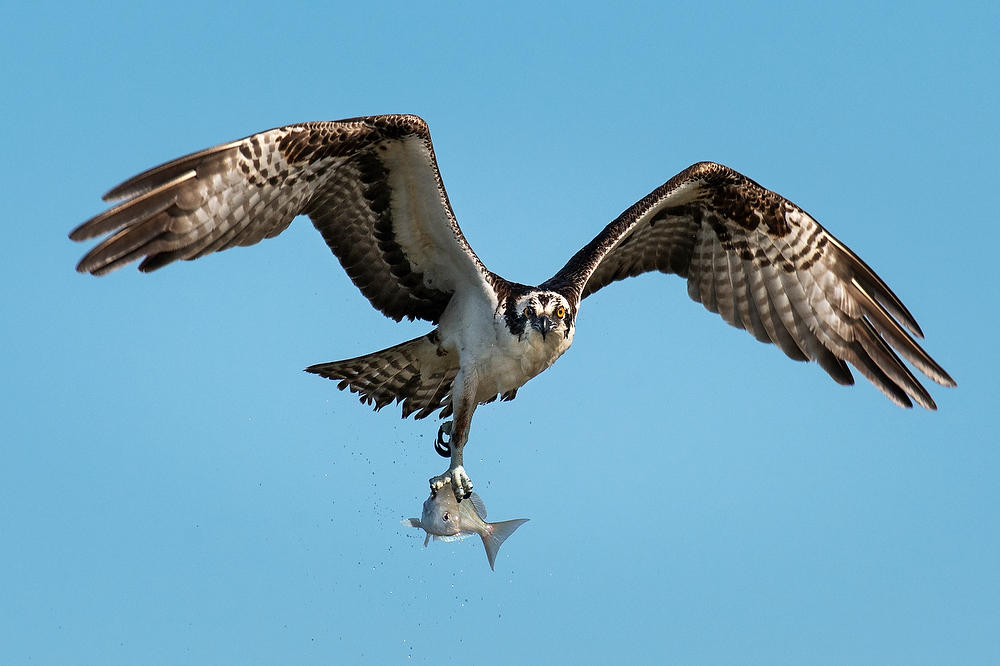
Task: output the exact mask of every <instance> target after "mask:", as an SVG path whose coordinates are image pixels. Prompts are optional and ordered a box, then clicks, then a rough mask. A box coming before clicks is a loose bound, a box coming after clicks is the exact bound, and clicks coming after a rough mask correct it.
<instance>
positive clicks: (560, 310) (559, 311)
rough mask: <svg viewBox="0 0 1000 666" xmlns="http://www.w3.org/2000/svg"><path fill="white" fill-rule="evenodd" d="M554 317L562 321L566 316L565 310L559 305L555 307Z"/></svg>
mask: <svg viewBox="0 0 1000 666" xmlns="http://www.w3.org/2000/svg"><path fill="white" fill-rule="evenodd" d="M556 316H557V317H559V318H560V319H562V318H563V317H565V316H566V308H564V307H563V306H561V305H560V306H559V307H557V308H556Z"/></svg>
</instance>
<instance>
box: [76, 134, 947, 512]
mask: <svg viewBox="0 0 1000 666" xmlns="http://www.w3.org/2000/svg"><path fill="white" fill-rule="evenodd" d="M104 199H105V200H107V201H120V202H121V203H118V204H117V205H115V206H114V207H112V208H111V209H109V210H107V211H105V212H103V213H101V214H100V215H97V216H96V217H94V218H92V219H90V220H88V221H87V222H84V223H83V224H82V225H80V226H79V227H78V228H76V229H75V230H74V231H73V232H72V233H71V234H70V238H72V239H73V240H85V239H88V238H92V237H95V236H106V237H105V238H104V239H103V240H102V241H101V242H100V243H99V244H98V245H97V246H96V247H95V248H94V249H93V250H91V251H90V252H89V253H88V254H87V255H86V256H85V257H84V258H83V259H82V260H81V261H80V263H79V265H78V266H77V270H79V271H81V272H84V273H93V274H95V275H100V274H103V273H107V272H109V271H112V270H114V269H116V268H119V267H121V266H123V265H125V264H127V263H129V262H132V261H135V260H139V259H141V260H142V262H141V263H140V264H139V270H141V271H152V270H155V269H157V268H160V267H162V266H165V265H166V264H169V263H171V262H172V261H175V260H177V259H195V258H197V257H200V256H202V255H205V254H209V253H211V252H215V251H218V250H224V249H226V248H229V247H233V246H236V245H252V244H254V243H257V242H258V241H260V240H262V239H264V238H270V237H272V236H275V235H277V234H279V233H280V232H281V231H283V230H284V229H285V228H286V227H287V226H288V225H289V223H291V221H292V219H293V218H294V217H296V216H297V215H300V214H302V215H308V216H309V217H310V219H312V222H313V224H314V225H315V226H316V228H317V229H318V230H319V232H320V233H321V234H322V236H323V238H324V239H325V240H326V243H327V245H328V246H329V247H330V249H331V250H332V251H333V253H334V254H335V255H336V256H337V258H338V259H339V260H340V263H341V264H342V265H343V267H344V269H345V270H346V271H347V274H348V275H349V276H350V278H351V280H353V282H354V284H355V285H357V287H358V288H359V289H360V290H361V292H362V293H363V294H364V295H365V296H366V297H367V298H368V300H369V301H370V302H371V304H372V305H373V306H374V307H375V308H377V309H378V310H380V311H381V312H382V313H384V314H385V315H386V316H388V317H391V318H393V319H395V320H396V321H399V320H401V319H403V318H404V317H406V318H409V319H411V320H412V319H424V320H427V321H429V322H431V323H433V324H436V328H434V330H432V331H431V332H430V333H428V334H427V335H425V336H422V337H419V338H416V339H414V340H410V341H408V342H404V343H402V344H399V345H396V346H394V347H390V348H389V349H384V350H382V351H379V352H375V353H372V354H367V355H365V356H361V357H358V358H353V359H348V360H345V361H337V362H334V363H323V364H320V365H314V366H312V367H310V368H307V369H308V370H309V371H310V372H314V373H316V374H319V375H322V376H324V377H328V378H330V379H334V380H338V381H339V384H338V387H339V388H341V389H345V388H349V389H350V390H351V391H354V392H356V393H358V394H360V396H361V400H362V401H363V402H366V403H368V404H373V405H374V406H375V407H376V409H378V408H381V407H383V406H385V405H387V404H389V403H392V402H397V403H401V404H402V410H403V416H404V417H406V416H410V415H413V416H414V417H416V418H423V417H426V416H429V415H431V414H433V413H435V412H438V413H439V414H440V415H441V416H442V417H447V416H452V418H453V420H452V421H449V422H447V423H445V424H443V425H442V426H441V430H440V431H439V434H438V447H439V451H441V452H443V453H444V454H446V455H450V458H451V464H450V465H449V468H448V470H447V471H446V472H445V473H444V474H442V475H441V476H438V477H434V478H433V479H431V488H432V490H435V489H437V488H440V487H441V486H442V485H443V484H444V483H446V482H448V481H450V482H451V483H452V488H454V489H455V493H456V495H457V496H458V497H459V498H462V497H464V496H467V495H468V494H469V493H470V492H471V489H472V483H471V481H470V480H469V477H468V475H467V474H466V473H465V470H464V469H463V467H462V451H463V449H464V447H465V444H466V442H467V440H468V436H469V427H470V424H471V421H472V414H473V412H474V411H475V409H476V406H477V405H479V404H482V403H485V402H490V401H492V400H495V399H496V398H498V397H499V398H501V399H503V400H510V399H513V398H514V396H515V394H516V392H517V389H518V388H519V387H521V386H522V385H523V384H524V383H525V382H527V381H528V380H529V379H531V378H532V377H534V376H535V375H536V374H538V373H539V372H542V371H543V370H545V369H546V368H547V367H548V366H550V365H551V364H552V363H553V362H554V361H555V360H556V359H557V358H558V357H559V356H560V355H562V353H563V352H565V351H566V349H568V348H569V346H570V344H571V343H572V341H573V335H574V333H575V330H576V324H575V322H576V317H577V314H578V312H579V307H580V303H581V301H582V299H583V298H585V297H586V296H588V295H589V294H592V293H594V292H595V291H597V290H598V289H600V288H602V287H604V286H606V285H608V284H610V283H612V282H615V281H617V280H621V279H623V278H626V277H630V276H634V275H639V274H640V273H645V272H648V271H660V272H663V273H674V274H677V275H679V276H681V277H683V278H686V279H687V281H688V293H689V294H690V296H691V297H692V298H693V299H694V300H696V301H699V302H701V303H702V304H703V305H704V306H705V307H706V308H708V309H709V310H711V311H712V312H717V313H719V314H720V315H722V318H723V319H725V321H726V322H728V323H729V324H731V325H733V326H736V327H739V328H743V329H746V330H747V331H749V332H750V333H751V334H752V335H753V336H754V337H755V338H757V339H758V340H761V341H763V342H771V343H774V344H776V345H777V346H778V347H779V348H781V350H782V351H784V352H785V354H787V355H788V356H789V357H790V358H793V359H795V360H799V361H806V360H812V361H816V362H817V363H819V365H820V366H821V367H822V368H823V369H824V370H826V372H828V373H829V374H830V376H831V377H833V379H834V380H836V381H837V382H839V383H841V384H852V383H853V382H854V379H853V376H852V374H851V371H850V369H849V368H848V364H850V365H853V366H854V367H855V368H856V369H857V370H858V371H860V372H861V374H862V375H864V376H865V377H866V378H867V379H868V380H870V381H871V382H872V383H873V384H874V385H875V386H877V387H878V388H879V389H880V390H882V392H883V393H885V395H886V396H888V397H889V399H890V400H892V401H893V402H895V403H897V404H899V405H901V406H904V407H910V406H912V404H913V402H916V403H917V404H919V405H921V406H923V407H926V408H928V409H934V408H935V405H934V401H933V400H932V398H931V396H930V394H929V393H928V392H927V390H926V389H925V388H924V387H923V386H922V385H921V384H920V382H919V381H918V380H917V379H916V377H914V375H913V373H912V372H911V371H910V370H909V369H908V367H907V366H906V365H905V364H904V363H903V361H902V360H901V359H900V356H902V357H903V358H904V359H906V360H907V361H909V362H910V364H912V365H913V366H914V367H915V368H917V369H918V370H919V371H920V372H922V373H924V374H925V375H927V377H929V378H930V379H932V380H933V381H935V382H937V383H939V384H942V385H944V386H953V385H954V383H955V382H954V381H953V380H952V379H951V377H949V376H948V373H946V372H945V371H944V370H943V369H942V368H941V367H940V366H939V365H938V364H937V363H936V362H935V361H934V360H933V359H932V358H931V357H930V356H929V355H928V354H927V353H926V352H925V351H924V350H923V349H922V348H921V347H920V345H919V344H918V343H917V342H916V340H915V338H919V337H923V335H922V333H921V331H920V328H919V327H918V326H917V323H916V321H915V320H914V319H913V316H912V315H911V314H910V313H909V311H907V309H906V307H905V306H904V305H903V304H902V302H900V300H899V299H898V298H897V297H896V295H895V294H893V293H892V291H891V290H890V289H889V287H888V286H886V284H885V283H884V282H883V281H882V280H881V279H880V278H879V277H878V276H877V275H876V274H875V272H874V271H872V269H871V268H869V267H868V265H867V264H865V262H863V261H862V260H861V259H860V258H858V256H857V255H855V254H854V253H853V252H852V251H851V250H850V249H848V248H847V247H846V246H845V245H844V244H842V243H841V242H839V241H838V240H837V239H836V238H834V237H833V236H832V235H831V234H830V233H829V232H827V231H826V230H825V229H824V228H823V227H822V226H820V225H819V223H818V222H816V220H814V219H813V218H812V217H810V216H809V215H808V214H807V213H806V212H804V211H803V210H802V209H801V208H799V207H798V206H796V205H795V204H793V203H792V202H790V201H788V200H787V199H785V198H784V197H782V196H780V195H778V194H776V193H774V192H771V191H770V190H767V189H764V188H763V187H761V186H760V185H758V184H757V183H755V182H754V181H752V180H750V179H749V178H746V177H745V176H743V175H741V174H739V173H737V172H736V171H733V170H732V169H730V168H728V167H725V166H722V165H720V164H714V163H711V162H701V163H698V164H695V165H693V166H691V167H689V168H687V169H685V170H684V171H682V172H681V173H679V174H677V175H676V176H674V177H673V178H671V179H670V180H669V181H667V182H666V183H664V184H663V185H662V186H660V187H658V188H656V189H655V190H653V191H652V192H650V193H649V194H648V195H647V196H645V197H644V198H643V199H641V200H640V201H639V202H637V203H636V204H634V205H633V206H631V207H630V208H628V209H627V210H626V211H625V212H624V213H622V214H621V215H620V216H619V217H618V218H617V219H615V220H614V221H612V222H611V223H610V224H609V225H608V226H606V227H605V228H604V229H603V231H601V232H600V233H599V234H598V235H597V236H596V237H595V238H594V239H593V240H592V241H591V242H590V243H588V244H587V245H586V247H584V248H583V249H581V250H580V251H579V252H577V253H576V254H575V255H573V257H572V258H571V259H570V260H569V262H568V263H567V264H566V265H565V266H563V267H562V268H561V269H560V270H559V271H558V272H556V274H555V275H553V276H552V277H551V278H549V279H548V280H546V281H545V282H543V283H542V284H540V285H538V286H528V285H523V284H519V283H515V282H510V281H508V280H505V279H504V278H502V277H500V276H499V275H497V274H495V273H493V272H491V271H490V270H488V269H487V268H486V267H485V266H484V265H483V263H482V261H480V260H479V257H477V256H476V253H475V252H473V251H472V248H471V247H469V244H468V242H467V241H466V239H465V236H464V235H463V234H462V231H461V229H459V227H458V223H457V222H456V220H455V215H454V213H453V212H452V209H451V204H450V203H449V201H448V196H447V194H446V193H445V189H444V185H443V183H442V182H441V176H440V173H439V171H438V167H437V161H436V159H435V156H434V149H433V147H432V145H431V138H430V134H429V132H428V130H427V125H426V124H425V123H424V121H423V120H421V119H420V118H418V117H416V116H412V115H385V116H371V117H364V118H351V119H347V120H340V121H334V122H313V123H303V124H299V125H288V126H286V127H279V128H276V129H272V130H268V131H266V132H261V133H259V134H254V135H252V136H249V137H246V138H245V139H240V140H238V141H233V142H231V143H227V144H223V145H220V146H216V147H214V148H209V149H207V150H203V151H201V152H198V153H194V154H191V155H188V156H186V157H181V158H179V159H176V160H174V161H172V162H168V163H166V164H163V165H161V166H158V167H156V168H154V169H150V170H149V171H146V172H145V173H142V174H139V175H138V176H135V177H134V178H131V179H129V180H127V181H126V182H124V183H122V184H121V185H119V186H118V187H115V188H114V189H112V190H111V191H110V192H108V193H107V194H106V195H105V196H104Z"/></svg>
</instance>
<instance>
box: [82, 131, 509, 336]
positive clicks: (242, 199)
mask: <svg viewBox="0 0 1000 666" xmlns="http://www.w3.org/2000/svg"><path fill="white" fill-rule="evenodd" d="M104 200H105V201H118V200H124V201H123V202H122V203H120V204H118V205H117V206H115V207H113V208H111V209H109V210H107V211H105V212H103V213H101V214H100V215H97V216H96V217H94V218H92V219H90V220H87V221H86V222H84V223H83V224H81V225H80V226H79V227H77V228H76V229H74V230H73V232H72V233H70V238H72V239H73V240H86V239H88V238H92V237H94V236H101V235H106V234H107V235H108V238H106V239H104V240H103V241H102V242H101V243H100V244H99V245H97V246H96V247H95V248H94V249H93V250H91V251H90V252H89V253H88V254H87V255H86V256H85V257H84V258H83V259H82V260H81V261H80V263H79V265H77V270H78V271H80V272H81V273H93V274H94V275H101V274H104V273H108V272H110V271H113V270H115V269H116V268H119V267H121V266H123V265H125V264H127V263H129V262H132V261H135V260H136V259H143V261H142V263H141V264H140V265H139V270H141V271H147V272H148V271H153V270H156V269H157V268H161V267H163V266H165V265H167V264H169V263H171V262H173V261H176V260H178V259H196V258H198V257H201V256H203V255H206V254H209V253H211V252H216V251H219V250H225V249H227V248H230V247H234V246H237V245H253V244H255V243H257V242H259V241H261V240H263V239H264V238H271V237H274V236H277V235H278V234H279V233H281V232H282V231H284V230H285V228H287V227H288V225H289V224H290V223H291V221H292V219H293V218H294V217H296V216H297V215H308V216H309V217H310V218H311V219H312V221H313V224H314V225H315V226H316V228H317V229H318V230H319V231H320V233H321V234H323V238H324V239H325V240H326V243H327V245H329V246H330V249H331V250H332V251H333V253H334V254H335V255H337V258H338V259H339V260H340V263H341V264H342V265H343V266H344V269H345V270H346V271H347V274H348V275H349V276H350V277H351V280H353V281H354V284H355V285H357V287H358V288H359V289H360V290H361V291H362V293H364V295H365V296H366V297H367V298H368V300H369V301H371V304H372V305H373V306H375V307H376V308H378V309H379V310H380V311H381V312H383V313H384V314H385V315H387V316H389V317H392V318H393V319H395V320H396V321H399V320H401V319H402V318H403V317H408V318H409V319H414V318H420V319H426V320H428V321H432V322H436V321H437V320H438V319H439V318H440V317H441V313H442V312H443V311H444V308H445V306H446V305H447V304H448V300H449V299H450V297H451V294H452V293H453V292H454V291H455V290H456V289H457V288H460V287H462V286H466V285H468V284H469V283H476V282H482V281H483V280H488V279H489V272H488V271H486V269H485V267H484V266H483V264H482V262H481V261H479V258H478V257H477V256H476V254H475V253H474V252H473V251H472V248H470V247H469V244H468V242H466V240H465V236H463V235H462V231H461V229H459V228H458V223H457V222H456V221H455V215H454V213H453V212H452V210H451V204H450V203H449V201H448V195H447V194H446V193H445V190H444V184H443V183H442V182H441V175H440V173H439V172H438V167H437V161H436V159H435V157H434V148H433V146H432V145H431V137H430V133H429V132H428V130H427V124H426V123H424V121H423V120H421V119H420V118H418V117H417V116H409V115H392V116H374V117H370V118H350V119H347V120H340V121H336V122H312V123H302V124H299V125H288V126H286V127H279V128H276V129H272V130H268V131H266V132H260V133H259V134H254V135H252V136H248V137H246V138H244V139H240V140H238V141H233V142H231V143H226V144H223V145H221V146H216V147H214V148H209V149H207V150H203V151H200V152H197V153H192V154H191V155H187V156H185V157H181V158H179V159H176V160H173V161H172V162H168V163H166V164H163V165H161V166H158V167H156V168H153V169H150V170H149V171H146V172H144V173H141V174H139V175H138V176H134V177H133V178H130V179H129V180H127V181H125V182H124V183H122V184H121V185H119V186H117V187H115V188H114V189H112V190H111V191H110V192H108V193H107V194H105V195H104Z"/></svg>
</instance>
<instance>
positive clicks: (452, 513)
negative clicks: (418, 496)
mask: <svg viewBox="0 0 1000 666" xmlns="http://www.w3.org/2000/svg"><path fill="white" fill-rule="evenodd" d="M484 518H486V505H485V504H483V499H482V498H481V497H480V496H479V495H477V494H476V493H472V494H471V495H470V496H469V497H468V498H467V499H465V500H463V501H461V502H459V501H458V500H456V499H455V493H453V492H451V489H450V488H442V489H441V490H439V491H438V492H437V493H434V494H432V495H431V496H430V497H428V498H427V500H426V501H424V511H423V514H422V515H421V517H420V518H409V519H407V520H404V521H403V525H406V526H407V527H419V528H421V529H422V530H424V531H425V532H427V537H426V538H425V539H424V546H426V545H427V544H428V543H429V542H430V540H431V537H434V539H436V540H441V541H456V540H458V539H464V538H465V537H467V536H472V535H473V534H478V535H479V536H480V537H481V538H482V540H483V545H484V546H485V547H486V559H488V560H489V561H490V569H493V562H494V561H495V560H496V559H497V551H499V550H500V544H502V543H503V542H504V540H505V539H506V538H507V537H509V536H510V535H511V534H513V533H514V530H516V529H517V528H518V527H520V526H521V525H522V524H524V523H526V522H528V519H527V518H518V519H517V520H503V521H501V522H498V523H488V522H486V521H485V520H484Z"/></svg>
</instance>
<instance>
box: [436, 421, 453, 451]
mask: <svg viewBox="0 0 1000 666" xmlns="http://www.w3.org/2000/svg"><path fill="white" fill-rule="evenodd" d="M445 436H447V437H448V439H445ZM434 450H435V451H437V452H438V455H439V456H441V457H442V458H450V457H451V421H445V422H444V423H442V424H441V427H440V428H438V436H437V441H435V442H434Z"/></svg>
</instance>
